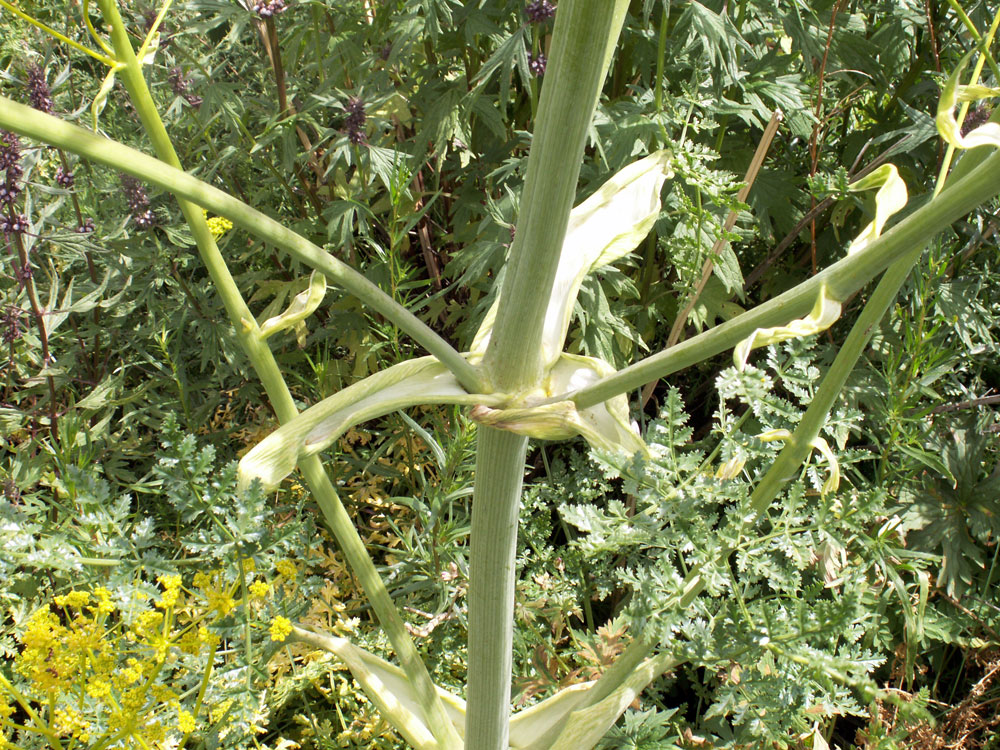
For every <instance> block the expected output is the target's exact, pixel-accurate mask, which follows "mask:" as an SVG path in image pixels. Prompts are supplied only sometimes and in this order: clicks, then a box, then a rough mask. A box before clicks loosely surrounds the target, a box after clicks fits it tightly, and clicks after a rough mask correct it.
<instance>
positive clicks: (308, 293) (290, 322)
mask: <svg viewBox="0 0 1000 750" xmlns="http://www.w3.org/2000/svg"><path fill="white" fill-rule="evenodd" d="M325 295H326V276H324V275H323V274H321V273H320V272H319V271H313V272H312V275H311V276H310V277H309V287H308V288H307V289H305V290H304V291H302V292H299V293H298V294H296V295H295V297H294V298H293V299H292V301H291V303H290V304H289V305H288V307H287V308H286V309H285V311H284V312H283V313H281V315H276V316H274V317H273V318H268V319H267V320H265V321H264V322H263V323H262V324H261V326H260V337H261V338H262V339H266V338H268V337H269V336H273V335H274V334H276V333H278V332H279V331H283V330H285V329H286V328H291V327H292V326H294V325H296V324H297V323H299V322H301V321H303V320H305V319H306V318H308V317H309V316H310V315H312V314H313V312H315V311H316V308H317V307H319V305H320V303H321V302H322V301H323V297H324V296H325Z"/></svg>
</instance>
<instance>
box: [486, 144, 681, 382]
mask: <svg viewBox="0 0 1000 750" xmlns="http://www.w3.org/2000/svg"><path fill="white" fill-rule="evenodd" d="M668 159H669V153H668V152H666V151H658V152H656V153H655V154H652V155H651V156H647V157H646V158H645V159H641V160H640V161H637V162H635V163H633V164H630V165H629V166H627V167H625V168H624V169H622V170H621V171H620V172H618V173H617V174H616V175H615V176H614V177H612V178H611V179H610V180H608V181H607V182H606V183H604V185H602V186H601V187H600V188H599V189H598V190H597V192H595V193H594V194H593V195H592V196H590V197H589V198H588V199H587V200H585V201H584V202H583V203H581V204H580V205H579V206H577V207H576V208H574V209H573V211H572V212H571V213H570V218H569V226H568V227H567V229H566V239H565V240H564V242H563V246H562V253H561V254H560V257H559V266H558V268H557V270H556V278H555V282H554V284H553V286H552V293H551V295H550V297H549V304H548V308H547V309H546V312H545V325H544V329H543V334H542V349H543V352H542V363H543V366H544V367H550V366H552V365H553V364H555V362H556V360H558V359H559V353H560V352H561V351H562V348H563V344H564V342H565V340H566V332H567V331H568V330H569V321H570V317H571V316H572V314H573V305H574V303H575V302H576V297H577V294H578V293H579V291H580V285H581V284H583V279H584V277H585V276H586V275H587V274H588V273H590V272H591V271H593V270H594V269H596V268H600V267H601V266H605V265H607V264H609V263H612V262H614V261H616V260H618V259H619V258H621V257H622V256H624V255H626V254H628V253H630V252H631V251H632V250H634V249H635V248H636V246H637V245H638V244H639V243H640V242H641V241H642V239H643V238H644V237H645V236H646V235H647V234H649V230H650V229H652V228H653V224H654V223H655V222H656V219H657V217H658V216H659V214H660V188H661V187H662V186H663V182H664V180H666V178H667V176H668V174H669V168H668ZM498 306H499V301H497V302H496V303H494V305H493V307H491V308H490V310H489V312H487V314H486V318H485V319H484V320H483V324H482V326H481V327H480V329H479V332H478V333H477V334H476V337H475V339H474V340H473V342H472V352H473V353H474V354H482V353H483V352H485V351H486V346H487V344H489V340H490V336H491V334H492V332H493V323H494V321H495V320H496V313H497V308H498Z"/></svg>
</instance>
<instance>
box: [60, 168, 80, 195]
mask: <svg viewBox="0 0 1000 750" xmlns="http://www.w3.org/2000/svg"><path fill="white" fill-rule="evenodd" d="M74 182H76V177H75V176H74V175H73V173H72V172H67V171H66V170H65V169H63V168H62V167H59V168H58V169H56V184H57V185H59V187H61V188H66V189H67V190H69V189H70V188H71V187H73V183H74Z"/></svg>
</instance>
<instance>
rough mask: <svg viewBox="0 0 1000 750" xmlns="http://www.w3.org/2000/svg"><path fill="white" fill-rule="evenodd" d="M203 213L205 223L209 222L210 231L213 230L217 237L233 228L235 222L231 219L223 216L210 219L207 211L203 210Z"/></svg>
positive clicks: (214, 235) (213, 234)
mask: <svg viewBox="0 0 1000 750" xmlns="http://www.w3.org/2000/svg"><path fill="white" fill-rule="evenodd" d="M202 214H203V215H204V216H205V223H206V224H208V231H209V232H211V233H212V236H213V237H215V238H216V239H218V238H219V237H221V236H222V235H224V234H225V233H226V232H228V231H229V230H230V229H232V228H233V222H231V221H230V220H229V219H225V218H223V217H221V216H213V217H212V218H211V219H209V218H208V212H207V211H202Z"/></svg>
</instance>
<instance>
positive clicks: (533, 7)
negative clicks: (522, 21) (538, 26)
mask: <svg viewBox="0 0 1000 750" xmlns="http://www.w3.org/2000/svg"><path fill="white" fill-rule="evenodd" d="M524 13H525V15H527V16H528V20H529V21H531V23H541V22H542V21H547V20H548V19H550V18H552V16H554V15H555V14H556V6H554V5H553V4H552V3H551V2H550V0H532V1H531V2H530V3H528V4H527V5H526V6H524Z"/></svg>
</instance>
